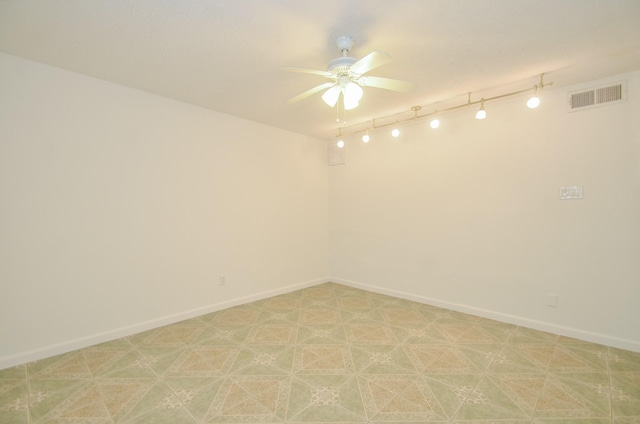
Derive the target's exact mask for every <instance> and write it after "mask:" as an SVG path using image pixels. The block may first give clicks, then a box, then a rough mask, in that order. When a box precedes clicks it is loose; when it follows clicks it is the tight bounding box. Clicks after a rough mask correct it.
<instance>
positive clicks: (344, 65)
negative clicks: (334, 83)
mask: <svg viewBox="0 0 640 424" xmlns="http://www.w3.org/2000/svg"><path fill="white" fill-rule="evenodd" d="M357 61H358V60H357V59H356V58H355V57H349V56H343V57H339V58H337V59H333V60H332V61H331V62H329V72H333V73H335V74H336V75H341V74H346V73H347V72H348V71H349V68H350V67H351V65H353V64H354V63H356V62H357Z"/></svg>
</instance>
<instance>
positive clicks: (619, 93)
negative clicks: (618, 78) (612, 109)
mask: <svg viewBox="0 0 640 424" xmlns="http://www.w3.org/2000/svg"><path fill="white" fill-rule="evenodd" d="M626 97H627V84H626V82H625V81H623V82H620V83H617V84H614V85H609V86H606V87H597V88H592V89H590V90H580V91H572V92H570V93H569V112H576V111H578V110H585V109H591V108H594V107H597V106H600V105H602V104H604V103H618V102H623V101H625V100H626Z"/></svg>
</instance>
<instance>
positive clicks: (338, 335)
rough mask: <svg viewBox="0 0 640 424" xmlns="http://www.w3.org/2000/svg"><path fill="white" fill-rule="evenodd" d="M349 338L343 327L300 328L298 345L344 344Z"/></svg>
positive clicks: (316, 326) (317, 326) (297, 338)
mask: <svg viewBox="0 0 640 424" xmlns="http://www.w3.org/2000/svg"><path fill="white" fill-rule="evenodd" d="M346 342H347V336H346V334H345V332H344V327H343V326H342V325H314V326H302V325H301V326H298V332H297V335H296V343H298V344H343V343H346Z"/></svg>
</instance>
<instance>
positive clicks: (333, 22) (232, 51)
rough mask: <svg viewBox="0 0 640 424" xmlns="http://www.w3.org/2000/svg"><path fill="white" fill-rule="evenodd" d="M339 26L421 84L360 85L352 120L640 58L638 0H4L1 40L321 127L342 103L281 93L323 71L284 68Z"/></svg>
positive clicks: (624, 67) (573, 79)
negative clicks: (409, 87)
mask: <svg viewBox="0 0 640 424" xmlns="http://www.w3.org/2000/svg"><path fill="white" fill-rule="evenodd" d="M341 35H349V36H352V37H353V38H354V39H355V42H356V44H355V46H354V48H353V50H352V52H351V54H350V55H351V56H354V57H357V58H360V57H362V56H364V55H365V54H367V53H369V52H370V51H372V50H382V51H384V52H387V53H388V54H390V55H391V56H392V57H393V61H392V62H391V63H389V64H387V65H384V66H382V67H380V68H377V69H375V70H374V71H371V72H370V74H371V75H377V76H383V77H390V78H397V79H403V80H409V81H414V82H416V83H417V84H418V88H417V90H416V91H415V92H412V93H409V94H406V93H404V94H403V93H396V92H390V91H386V90H380V89H376V88H365V95H364V97H363V99H362V101H361V106H360V107H358V108H357V109H355V110H353V111H348V112H347V115H346V117H345V119H346V121H347V123H348V124H355V123H358V122H364V121H367V120H370V119H371V118H375V117H382V116H388V115H391V114H394V113H397V112H402V111H408V110H409V109H410V108H411V106H413V105H423V106H427V105H432V104H434V103H436V102H440V104H443V103H446V102H450V101H454V100H455V102H456V103H457V104H459V103H461V102H464V101H466V96H467V94H466V93H468V92H472V93H479V92H481V91H484V92H485V93H489V92H490V89H497V88H501V87H506V86H516V85H519V86H520V88H527V87H529V86H531V87H532V86H533V85H534V84H536V83H537V82H538V79H539V77H538V76H539V74H540V73H545V82H549V81H553V83H554V84H555V85H556V86H558V85H566V84H573V83H578V82H582V81H588V80H591V79H596V78H600V77H602V76H607V75H612V74H616V73H622V72H627V71H632V70H638V69H640V1H638V0H393V1H391V0H322V1H320V0H314V1H310V0H180V1H177V0H136V1H131V0H102V1H100V0H0V51H2V52H5V53H8V54H11V55H15V56H20V57H24V58H27V59H31V60H35V61H38V62H42V63H46V64H50V65H53V66H56V67H59V68H63V69H67V70H70V71H74V72H79V73H82V74H86V75H90V76H93V77H96V78H100V79H103V80H107V81H112V82H115V83H118V84H122V85H125V86H129V87H134V88H137V89H140V90H144V91H147V92H150V93H155V94H159V95H161V96H165V97H169V98H173V99H177V100H181V101H184V102H188V103H192V104H195V105H199V106H202V107H206V108H209V109H212V110H215V111H219V112H223V113H227V114H231V115H235V116H239V117H242V118H246V119H250V120H253V121H257V122H262V123H264V124H268V125H272V126H275V127H279V128H284V129H287V130H291V131H294V132H297V133H302V134H307V135H310V136H314V137H319V138H323V139H332V138H333V137H334V136H335V134H336V128H337V124H336V111H335V109H331V108H329V107H328V106H326V105H325V104H324V103H323V102H322V100H321V98H320V94H316V95H314V96H313V97H310V98H308V99H307V100H305V101H303V102H301V103H298V104H294V105H289V104H287V103H286V100H287V99H289V98H291V97H293V96H295V95H297V94H299V93H301V92H302V91H305V90H306V89H308V88H311V87H313V86H316V85H319V84H321V83H323V82H326V80H325V79H323V78H322V77H320V76H317V75H309V74H299V73H289V72H284V71H282V70H281V68H283V67H287V66H293V67H302V68H312V69H322V70H324V69H326V67H327V64H328V62H329V61H330V60H331V59H333V58H335V57H338V56H339V55H340V54H339V52H338V51H337V49H336V47H335V40H336V39H337V38H338V37H339V36H341ZM472 95H473V94H472ZM425 110H426V109H425Z"/></svg>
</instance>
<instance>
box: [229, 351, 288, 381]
mask: <svg viewBox="0 0 640 424" xmlns="http://www.w3.org/2000/svg"><path fill="white" fill-rule="evenodd" d="M293 355H294V347H293V346H290V345H283V346H251V347H244V348H242V349H241V350H240V351H239V352H238V355H237V356H236V357H235V362H234V363H233V365H232V367H231V368H230V369H229V373H230V374H234V375H285V374H289V373H291V367H292V363H293Z"/></svg>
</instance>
